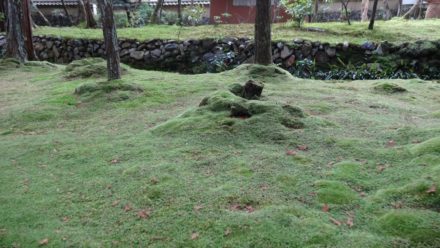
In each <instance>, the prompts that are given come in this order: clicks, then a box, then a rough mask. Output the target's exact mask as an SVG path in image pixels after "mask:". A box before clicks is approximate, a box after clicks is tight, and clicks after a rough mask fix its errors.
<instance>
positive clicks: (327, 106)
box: [0, 24, 440, 247]
mask: <svg viewBox="0 0 440 248" xmlns="http://www.w3.org/2000/svg"><path fill="white" fill-rule="evenodd" d="M355 25H356V24H355ZM379 27H380V25H379ZM93 32H94V31H93ZM408 33H409V32H408ZM431 34H433V33H431ZM75 63H76V64H81V63H82V64H87V63H91V62H90V61H82V62H75ZM96 63H98V64H99V63H101V62H99V61H94V62H93V63H92V64H96ZM74 68H76V69H78V68H81V66H76V67H75V66H72V65H70V66H61V65H56V66H55V65H52V66H51V64H48V63H35V62H34V63H32V64H29V65H23V66H20V65H18V64H17V63H13V61H12V62H11V61H9V62H2V63H0V88H1V89H2V91H1V92H2V93H1V95H2V97H1V98H0V149H1V151H2V155H1V156H0V170H1V171H2V173H1V174H0V202H1V208H0V246H1V247H11V246H13V247H14V246H15V247H18V246H20V247H35V246H38V245H39V244H41V245H47V246H50V247H60V246H66V247H110V246H136V247H137V246H141V247H146V246H148V247H169V246H178V247H209V246H222V247H238V246H239V247H286V246H288V247H438V244H439V243H440V240H439V237H440V226H439V223H440V214H439V211H440V209H439V206H440V193H439V188H438V187H439V186H440V125H439V118H440V114H439V112H438V109H439V107H440V103H439V97H440V95H439V92H440V84H439V83H438V82H434V81H422V80H371V81H338V82H336V81H326V82H323V81H318V80H305V79H297V78H294V77H293V76H292V75H290V74H289V73H286V72H285V71H283V70H281V69H279V68H276V67H272V66H270V67H264V66H253V65H243V66H239V67H238V68H236V69H234V70H230V71H227V72H223V73H217V74H200V75H179V74H175V73H165V72H154V71H140V70H134V69H130V68H128V67H126V71H125V75H124V76H123V79H122V80H119V81H115V82H112V83H108V82H106V79H105V75H103V74H102V73H101V72H99V71H96V72H95V73H89V72H87V73H86V74H87V75H84V74H82V73H79V75H77V76H75V77H70V76H68V75H70V74H69V73H71V72H72V71H74V70H75V69H74ZM97 70H101V69H99V68H97ZM248 80H254V81H256V82H258V83H261V84H262V85H264V89H263V92H262V95H261V96H260V97H258V96H257V97H249V98H251V99H245V98H244V97H243V96H245V94H243V93H242V92H243V89H242V87H243V85H244V84H245V83H246V82H247V81H248ZM237 89H238V90H237ZM395 89H405V91H404V92H402V90H395ZM233 92H235V94H234V93H233ZM124 95H125V96H128V97H124ZM121 96H122V97H121ZM234 113H241V114H234ZM243 113H246V114H243Z"/></svg>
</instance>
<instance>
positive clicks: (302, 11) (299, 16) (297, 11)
mask: <svg viewBox="0 0 440 248" xmlns="http://www.w3.org/2000/svg"><path fill="white" fill-rule="evenodd" d="M281 3H282V5H283V6H284V7H285V8H286V9H287V13H289V14H290V15H292V18H293V20H294V23H295V24H296V27H297V28H301V26H302V24H303V22H304V18H305V17H306V16H307V15H311V14H312V13H313V10H312V6H313V2H312V0H296V1H291V0H281Z"/></svg>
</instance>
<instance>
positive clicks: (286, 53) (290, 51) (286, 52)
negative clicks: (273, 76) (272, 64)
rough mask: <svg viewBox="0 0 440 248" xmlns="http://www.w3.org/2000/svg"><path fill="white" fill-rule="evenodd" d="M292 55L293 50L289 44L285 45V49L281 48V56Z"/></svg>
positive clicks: (283, 57)
mask: <svg viewBox="0 0 440 248" xmlns="http://www.w3.org/2000/svg"><path fill="white" fill-rule="evenodd" d="M290 55H292V50H290V49H289V48H288V47H287V46H285V47H284V48H283V50H281V54H280V56H281V58H282V59H286V58H287V57H289V56H290Z"/></svg>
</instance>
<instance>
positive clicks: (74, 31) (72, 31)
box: [35, 19, 440, 44]
mask: <svg viewBox="0 0 440 248" xmlns="http://www.w3.org/2000/svg"><path fill="white" fill-rule="evenodd" d="M367 25H368V24H367V23H361V22H354V23H352V25H350V26H349V25H347V24H346V23H340V22H329V23H307V24H304V27H303V28H302V29H297V28H295V27H294V25H293V24H292V23H287V24H275V25H274V27H273V30H272V32H273V39H274V40H285V41H291V40H292V39H293V38H295V37H301V38H302V39H309V40H313V41H317V40H319V41H321V42H330V43H340V42H345V41H347V42H351V43H358V44H361V43H363V42H365V41H367V40H368V41H375V42H378V41H385V40H386V41H389V42H395V43H403V42H411V41H416V40H438V39H440V33H439V32H438V30H439V29H440V20H411V21H408V20H401V19H395V20H391V21H377V22H376V24H375V27H374V31H372V30H368V29H367ZM253 33H254V26H253V24H240V25H238V26H237V25H233V26H232V25H227V24H225V25H218V26H211V25H204V26H198V27H179V26H176V25H150V26H145V27H141V28H120V29H118V36H119V37H120V38H127V39H139V40H148V39H172V40H175V39H182V40H184V39H198V38H199V39H200V38H223V37H231V36H233V37H249V38H252V37H253ZM35 34H37V35H53V36H63V37H70V38H91V39H102V31H101V30H99V29H83V28H75V27H72V28H65V27H63V28H56V27H40V28H38V29H37V30H36V32H35Z"/></svg>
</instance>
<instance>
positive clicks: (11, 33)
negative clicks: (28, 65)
mask: <svg viewBox="0 0 440 248" xmlns="http://www.w3.org/2000/svg"><path fill="white" fill-rule="evenodd" d="M6 11H7V13H8V16H7V20H6V54H5V57H7V58H15V59H17V60H18V61H19V62H20V63H24V62H26V61H27V52H26V47H25V44H24V36H23V29H22V26H21V25H22V17H23V13H22V9H21V2H20V0H7V9H6Z"/></svg>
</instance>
